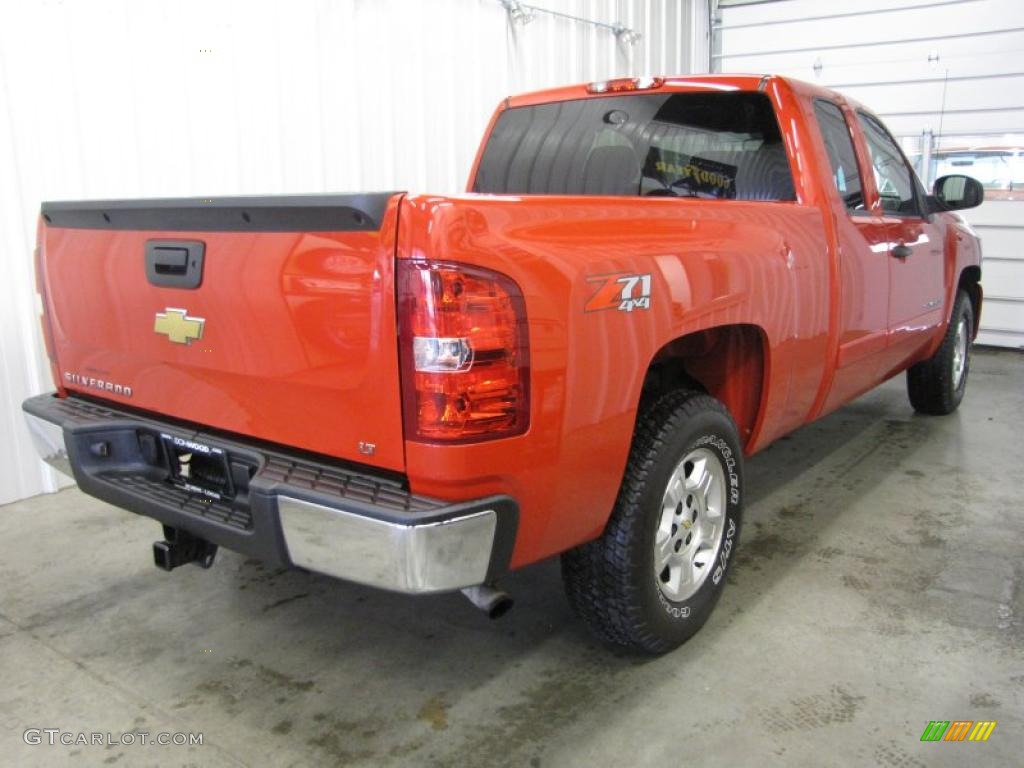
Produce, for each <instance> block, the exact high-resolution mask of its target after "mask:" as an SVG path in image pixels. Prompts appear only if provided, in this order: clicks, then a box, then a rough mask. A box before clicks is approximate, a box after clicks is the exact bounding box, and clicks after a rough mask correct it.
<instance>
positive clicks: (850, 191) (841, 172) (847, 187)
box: [814, 99, 865, 211]
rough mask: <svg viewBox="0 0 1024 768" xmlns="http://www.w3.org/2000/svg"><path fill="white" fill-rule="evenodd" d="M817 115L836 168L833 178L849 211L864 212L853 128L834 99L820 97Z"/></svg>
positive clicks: (830, 158)
mask: <svg viewBox="0 0 1024 768" xmlns="http://www.w3.org/2000/svg"><path fill="white" fill-rule="evenodd" d="M814 114H815V116H816V117H817V119H818V127H819V128H820V129H821V138H822V139H823V140H824V142H825V150H826V152H828V161H829V164H830V165H831V167H832V181H833V182H834V183H835V185H836V190H837V191H838V192H839V196H840V197H841V198H842V199H843V203H844V204H845V205H846V209H847V210H848V211H864V210H865V208H864V185H863V184H862V183H861V178H860V169H859V168H858V167H857V153H856V152H855V151H854V149H853V139H852V138H850V127H849V126H848V125H847V124H846V118H845V117H843V112H842V110H841V109H839V107H837V106H836V105H835V104H833V103H832V102H831V101H825V100H824V99H816V100H815V101H814Z"/></svg>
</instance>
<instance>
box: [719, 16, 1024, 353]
mask: <svg viewBox="0 0 1024 768" xmlns="http://www.w3.org/2000/svg"><path fill="white" fill-rule="evenodd" d="M713 27H714V35H713V37H714V48H715V50H714V54H713V68H714V69H715V70H716V71H722V72H729V71H734V72H772V73H777V74H782V75H789V76H792V77H797V78H800V79H803V80H808V81H811V82H817V83H820V84H822V85H825V86H828V87H830V88H835V89H837V90H839V91H842V92H844V93H846V94H849V95H850V96H852V97H853V98H855V99H858V100H859V101H862V102H863V103H865V104H867V105H868V106H870V107H871V108H872V109H874V110H875V111H876V112H878V113H879V114H880V115H881V116H882V118H883V119H884V120H885V121H886V123H887V124H888V126H889V128H890V129H891V130H892V132H893V133H894V134H895V135H896V136H898V137H901V138H902V139H903V140H904V146H905V147H906V148H907V149H908V150H909V151H913V150H914V149H915V148H916V147H918V146H920V145H922V144H928V145H930V144H931V143H932V142H931V141H930V139H931V138H932V137H933V136H934V137H935V142H934V143H935V147H934V148H935V149H936V150H938V151H939V152H943V151H946V152H949V151H950V150H952V149H955V148H962V149H964V150H973V149H978V148H986V147H987V148H989V149H990V150H991V149H996V150H999V151H1004V150H1005V151H1006V152H1004V154H1005V155H1006V157H1007V158H1008V160H1007V159H1004V160H1002V161H1001V162H1003V163H1004V164H1006V163H1015V166H1016V171H1013V170H1011V171H1010V173H1015V174H1016V175H1014V176H1006V177H1005V179H1004V180H1003V182H1002V183H1001V184H1000V185H999V186H1002V189H992V190H991V191H988V192H986V197H987V198H992V199H986V202H985V203H984V204H983V205H982V206H981V207H980V208H977V209H975V210H971V211H966V212H965V214H964V215H965V218H966V219H967V220H968V221H970V222H971V224H972V225H973V226H974V227H975V228H976V229H977V230H978V234H979V235H980V236H981V238H982V241H983V252H984V263H983V265H982V282H983V285H984V287H985V293H986V302H985V306H984V311H983V312H982V322H981V333H980V335H979V339H978V340H979V341H980V342H981V343H985V344H993V345H999V346H1009V347H1017V348H1024V61H1022V54H1024V2H1021V0H932V2H925V1H924V0H832V2H828V3H822V2H820V0H773V1H770V2H759V3H745V2H742V0H741V1H740V2H737V0H720V2H718V3H717V9H716V11H715V20H714V21H713ZM960 165H965V166H966V167H963V168H959V167H954V166H960ZM939 168H941V170H939V173H940V174H941V173H951V172H962V173H967V174H969V175H980V173H981V171H980V170H972V168H971V166H970V165H968V164H967V163H966V162H965V163H951V162H947V163H942V164H940V165H939ZM935 172H936V166H935V165H932V166H931V167H929V168H924V169H923V172H922V177H923V178H925V181H926V182H929V183H930V181H932V179H930V178H927V177H928V176H931V175H933V174H934V173H935ZM982 180H983V181H984V180H985V179H982Z"/></svg>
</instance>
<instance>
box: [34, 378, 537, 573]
mask: <svg viewBox="0 0 1024 768" xmlns="http://www.w3.org/2000/svg"><path fill="white" fill-rule="evenodd" d="M22 407H23V409H24V411H25V415H26V419H27V421H28V427H29V431H30V433H31V434H32V437H33V440H34V442H35V444H36V447H37V449H38V450H39V453H40V456H41V457H42V458H43V459H44V460H45V461H46V462H47V463H49V464H50V465H51V466H53V467H54V468H56V469H58V470H60V471H61V472H63V473H65V474H67V475H69V476H70V477H72V478H74V480H75V481H76V482H77V483H78V485H79V487H80V488H81V489H82V490H83V491H84V492H86V493H88V494H90V495H92V496H95V497H97V498H99V499H102V500H104V501H107V502H109V503H111V504H114V505H116V506H119V507H122V508H124V509H127V510H130V511H132V512H135V513H137V514H140V515H145V516H147V517H151V518H153V519H155V520H157V521H159V522H160V523H162V524H163V525H165V526H171V527H173V528H175V529H180V530H183V531H186V532H187V533H189V534H191V535H192V536H195V537H198V538H200V539H202V540H204V541H206V542H209V543H210V544H211V545H216V546H221V547H226V548H227V549H232V550H235V551H237V552H241V553H244V554H247V555H252V556H254V557H258V558H260V559H261V560H264V561H266V562H268V563H271V564H274V565H281V566H296V567H300V568H305V569H308V570H311V571H317V572H319V573H324V574H327V575H330V576H335V577H337V578H341V579H345V580H348V581H354V582H358V583H360V584H368V585H370V586H374V587H380V588H383V589H389V590H392V591H397V592H405V593H429V592H447V591H453V590H456V589H462V588H464V587H472V586H476V585H479V584H486V583H491V582H493V581H494V580H495V579H496V578H497V577H498V576H499V575H501V574H502V573H503V572H504V571H505V570H506V569H507V567H508V562H509V558H510V557H511V554H512V547H513V545H514V542H515V534H516V527H517V523H518V516H519V513H518V505H517V504H516V502H515V501H514V500H513V499H512V498H510V497H508V496H491V497H487V498H482V499H475V500H472V501H466V502H457V503H449V502H445V501H442V500H439V499H434V498H430V497H425V496H419V495H417V494H413V493H410V492H409V491H408V490H407V489H406V488H405V486H404V484H403V483H402V481H401V480H400V479H397V478H395V477H393V476H384V475H376V474H374V473H373V472H372V471H367V470H366V469H365V468H362V467H360V468H355V467H352V466H348V465H343V464H341V463H335V462H329V461H319V460H314V459H309V458H306V457H304V456H300V455H298V454H295V453H291V452H289V451H288V450H287V449H278V448H276V447H275V448H268V447H266V446H265V445H263V444H256V443H251V442H247V441H245V440H239V439H238V438H234V437H229V438H225V437H223V436H221V435H214V434H208V433H204V432H202V431H197V430H196V429H195V428H194V427H190V426H185V425H182V424H180V423H176V422H172V421H168V420H164V419H161V418H159V417H150V416H148V415H138V414H136V413H134V412H127V411H121V410H118V409H117V408H115V407H111V406H107V405H105V404H102V405H101V404H99V403H95V402H93V401H91V400H86V399H84V398H80V397H75V396H71V397H66V398H58V397H56V396H55V395H53V394H45V395H39V396H37V397H33V398H30V399H28V400H26V401H25V403H24V404H23V406H22ZM174 444H179V445H188V446H199V447H200V448H201V447H203V446H215V447H216V450H218V451H222V452H223V454H224V456H225V457H226V458H225V459H224V460H223V464H224V467H225V470H224V473H223V475H224V476H223V477H220V476H219V480H218V482H220V483H221V485H219V486H218V488H220V489H221V490H223V489H225V488H226V489H229V491H227V492H223V493H218V492H209V491H203V490H201V489H200V488H198V487H192V486H190V485H189V484H188V483H186V482H182V481H181V478H180V477H179V478H178V482H177V483H174V482H172V477H174V470H173V469H172V467H173V466H174V464H175V462H176V459H174V458H173V457H169V456H168V453H169V451H170V450H171V449H170V448H169V446H172V445H174Z"/></svg>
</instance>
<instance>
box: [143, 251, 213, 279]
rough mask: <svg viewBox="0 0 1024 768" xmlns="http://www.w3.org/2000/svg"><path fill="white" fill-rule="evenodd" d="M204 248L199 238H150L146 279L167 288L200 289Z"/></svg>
mask: <svg viewBox="0 0 1024 768" xmlns="http://www.w3.org/2000/svg"><path fill="white" fill-rule="evenodd" d="M205 250H206V245H205V243H203V242H201V241H199V240H147V241H146V279H147V280H149V282H150V283H152V284H153V285H159V286H163V287H165V288H198V287H199V285H200V283H202V282H203V255H204V252H205Z"/></svg>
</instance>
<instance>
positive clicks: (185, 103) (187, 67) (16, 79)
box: [0, 0, 709, 503]
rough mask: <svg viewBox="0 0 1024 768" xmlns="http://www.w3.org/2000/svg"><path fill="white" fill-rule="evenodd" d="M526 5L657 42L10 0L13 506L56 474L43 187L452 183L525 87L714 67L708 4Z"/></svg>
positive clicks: (7, 332) (7, 204)
mask: <svg viewBox="0 0 1024 768" xmlns="http://www.w3.org/2000/svg"><path fill="white" fill-rule="evenodd" d="M523 5H524V6H525V5H527V4H526V3H523ZM529 5H533V6H535V7H536V8H537V9H548V10H552V11H556V12H558V13H561V14H566V15H569V16H575V17H578V18H583V19H590V20H594V21H598V22H602V23H603V24H605V25H614V24H616V23H617V22H619V23H621V24H622V25H624V26H625V27H627V28H630V29H633V30H636V31H637V32H639V33H641V35H642V38H641V39H640V40H639V41H638V42H636V43H633V44H629V43H627V42H625V41H624V40H621V39H620V38H617V37H616V35H615V34H613V32H612V31H610V30H609V29H607V28H606V27H600V26H595V25H591V24H586V23H582V22H580V21H576V20H573V19H570V18H565V17H564V16H555V15H552V14H548V13H543V12H540V10H537V11H535V12H534V14H533V20H532V21H529V22H528V23H525V24H523V23H520V22H511V21H510V19H509V15H508V13H507V12H506V9H505V7H504V6H503V5H502V4H501V3H499V2H498V1H497V0H430V2H423V1H421V0H291V1H290V2H287V3H283V2H269V1H266V0H264V1H262V2H260V1H258V0H245V1H241V0H238V1H235V2H217V1H216V0H198V1H197V0H192V1H189V0H76V1H75V2H70V1H68V2H65V1H64V0H21V2H14V1H13V0H0V265H2V273H0V382H2V392H0V435H2V439H0V503H4V502H7V501H11V500H14V499H17V498H22V497H25V496H29V495H32V494H34V493H38V492H40V491H43V490H52V489H54V488H55V487H56V485H55V483H56V479H55V477H54V474H53V473H51V472H50V470H49V469H48V468H46V467H45V466H44V465H42V464H41V463H40V462H38V461H37V459H36V457H35V453H34V451H33V450H32V447H31V444H30V442H29V439H28V435H27V433H26V432H25V430H24V427H23V424H22V419H21V412H20V403H21V401H22V400H23V399H24V398H25V397H27V396H28V395H30V394H34V393H36V392H40V391H42V390H44V389H47V388H49V387H50V374H49V368H48V366H47V364H46V363H45V354H44V353H43V352H42V347H41V343H40V340H39V330H38V322H37V311H38V307H37V304H36V301H35V298H34V290H33V278H32V262H31V252H32V243H33V240H34V237H35V217H36V214H37V212H38V208H39V202H40V201H41V200H44V199H69V198H70V199H76V198H110V197H168V196H177V195H184V196H190V195H194V196H198V195H209V194H213V195H230V194H279V193H290V192H323V191H347V190H378V189H410V190H415V191H421V192H439V193H445V192H456V191H460V190H461V189H463V187H464V184H465V180H466V176H467V174H468V172H469V167H470V164H471V162H472V159H473V156H474V153H475V151H476V147H477V142H478V141H479V137H480V134H481V132H482V131H483V129H484V127H485V126H486V123H487V120H488V119H489V117H490V115H491V112H492V110H493V109H494V107H495V106H496V105H497V103H498V102H499V101H500V100H501V99H502V98H504V97H505V96H506V95H509V94H510V93H514V92H518V91H525V90H532V89H536V88H543V87H548V86H555V85H562V84H566V83H571V82H580V81H589V80H599V79H604V78H608V77H613V76H622V75H641V74H653V73H666V74H672V73H688V72H692V71H706V70H707V67H708V56H709V42H708V35H707V30H708V24H709V20H708V7H707V3H706V2H704V0H636V1H635V2H626V1H625V0H537V1H536V2H534V3H531V4H529ZM526 10H529V9H528V8H527V9H526ZM695 29H696V30H699V33H698V34H696V35H694V30H695ZM691 38H692V39H693V41H694V43H693V44H691ZM97 311H98V312H99V311H102V308H101V307H97Z"/></svg>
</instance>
